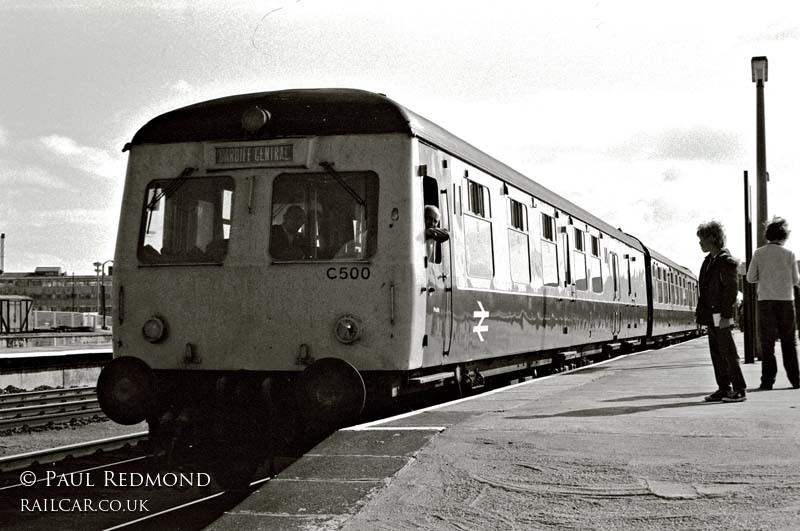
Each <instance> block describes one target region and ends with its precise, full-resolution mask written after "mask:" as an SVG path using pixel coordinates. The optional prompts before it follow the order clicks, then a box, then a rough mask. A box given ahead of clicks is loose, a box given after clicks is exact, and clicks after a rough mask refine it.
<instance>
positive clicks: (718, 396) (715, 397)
mask: <svg viewBox="0 0 800 531" xmlns="http://www.w3.org/2000/svg"><path fill="white" fill-rule="evenodd" d="M730 393H731V392H730V391H727V390H725V389H718V390H716V391H714V392H713V393H711V394H710V395H708V396H706V397H705V398H704V399H703V400H705V401H706V402H721V401H722V399H723V398H724V397H726V396H728V395H729V394H730Z"/></svg>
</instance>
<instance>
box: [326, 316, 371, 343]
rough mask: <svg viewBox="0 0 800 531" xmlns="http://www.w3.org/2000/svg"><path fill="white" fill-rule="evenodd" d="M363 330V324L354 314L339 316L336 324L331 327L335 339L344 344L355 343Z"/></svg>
mask: <svg viewBox="0 0 800 531" xmlns="http://www.w3.org/2000/svg"><path fill="white" fill-rule="evenodd" d="M363 331H364V326H363V324H362V323H361V319H359V318H358V317H356V316H355V315H343V316H341V317H339V320H338V321H336V326H335V327H334V329H333V332H334V334H335V335H336V339H337V340H339V342H340V343H344V344H345V345H349V344H350V343H355V342H356V341H358V340H359V339H361V335H362V334H363Z"/></svg>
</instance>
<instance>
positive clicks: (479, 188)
mask: <svg viewBox="0 0 800 531" xmlns="http://www.w3.org/2000/svg"><path fill="white" fill-rule="evenodd" d="M467 194H468V196H467V211H466V212H465V213H464V239H465V243H466V251H467V252H466V254H467V274H468V275H469V276H471V277H478V278H492V277H493V276H494V250H493V242H492V221H491V215H492V213H491V203H490V197H489V189H488V188H487V187H486V186H483V185H482V184H479V183H476V182H474V181H470V180H469V179H467Z"/></svg>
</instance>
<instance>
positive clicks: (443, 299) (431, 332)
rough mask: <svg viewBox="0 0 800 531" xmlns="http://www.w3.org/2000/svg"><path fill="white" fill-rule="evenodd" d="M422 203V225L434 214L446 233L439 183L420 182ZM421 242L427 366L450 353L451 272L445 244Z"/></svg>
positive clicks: (445, 203) (447, 213)
mask: <svg viewBox="0 0 800 531" xmlns="http://www.w3.org/2000/svg"><path fill="white" fill-rule="evenodd" d="M422 187H423V199H424V204H425V209H426V212H425V216H426V217H428V220H426V224H427V225H430V224H431V223H433V222H432V221H431V219H430V214H431V209H430V207H433V208H435V209H436V210H437V211H438V214H439V219H438V222H437V223H436V228H438V229H442V230H443V231H446V232H447V233H448V234H449V232H450V224H451V221H452V213H451V210H450V201H449V199H448V194H447V189H446V188H444V189H442V188H440V187H439V182H438V180H437V179H435V178H434V177H429V176H425V177H423V179H422ZM428 236H429V234H428V231H427V230H426V238H425V256H424V258H423V260H424V261H425V268H426V277H427V281H426V283H427V285H426V289H427V292H428V293H427V308H426V318H425V333H426V337H427V345H426V349H425V351H426V355H425V356H426V358H428V359H427V360H426V361H427V362H434V360H437V361H438V362H440V363H441V362H442V360H443V356H446V355H447V354H448V353H449V352H450V343H451V341H452V334H453V290H452V281H453V274H452V273H453V272H452V267H451V264H452V262H451V256H450V246H451V245H452V244H451V243H450V241H449V240H444V241H442V240H441V237H440V238H438V239H434V238H430V237H428Z"/></svg>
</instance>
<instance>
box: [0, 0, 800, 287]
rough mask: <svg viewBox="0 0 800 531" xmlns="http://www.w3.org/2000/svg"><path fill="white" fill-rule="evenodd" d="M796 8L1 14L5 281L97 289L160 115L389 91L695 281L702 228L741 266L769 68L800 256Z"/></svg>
mask: <svg viewBox="0 0 800 531" xmlns="http://www.w3.org/2000/svg"><path fill="white" fill-rule="evenodd" d="M797 5H798V4H797V3H796V2H793V1H781V2H778V1H769V0H766V1H764V0H762V1H760V2H757V3H756V2H730V1H724V2H723V1H702V2H701V1H697V0H692V1H683V0H674V1H670V2H642V1H640V0H639V1H637V0H619V1H604V0H571V1H568V2H553V1H552V0H550V1H546V2H545V1H539V0H527V1H506V0H495V1H494V2H473V1H469V0H452V1H451V0H424V1H421V0H402V1H376V0H372V1H356V0H274V1H271V0H262V1H257V0H239V1H228V2H225V1H222V0H210V1H209V0H192V1H185V2H180V1H172V2H157V1H141V0H139V1H136V0H121V1H116V0H100V1H89V0H85V1H80V2H72V1H69V0H63V1H55V0H53V1H51V2H44V1H40V0H0V50H1V51H0V75H1V76H2V78H0V79H1V80H0V87H2V97H1V98H0V232H3V233H5V234H6V245H5V270H6V271H9V272H12V271H13V272H18V271H32V270H34V269H35V268H36V267H39V266H50V267H52V266H56V267H61V268H62V270H63V271H65V272H67V273H75V274H92V273H93V272H94V267H93V265H92V264H93V263H94V262H97V261H100V262H103V261H106V260H110V259H112V258H113V255H114V240H115V238H116V231H117V223H118V219H119V210H120V201H121V196H122V188H123V183H124V176H125V167H126V164H127V154H126V153H123V152H122V147H123V146H124V145H125V143H126V142H127V141H129V140H130V139H131V138H132V137H133V135H134V133H135V132H136V131H137V130H138V129H139V128H140V127H141V126H142V125H144V124H145V123H146V122H147V121H148V120H150V119H151V118H153V117H155V116H157V115H159V114H162V113H164V112H167V111H169V110H171V109H174V108H177V107H182V106H185V105H189V104H192V103H196V102H199V101H203V100H207V99H211V98H216V97H223V96H227V95H231V94H240V93H250V92H260V91H269V90H280V89H286V88H312V87H350V88H359V89H365V90H370V91H374V92H381V93H385V94H387V95H388V96H389V97H390V98H392V99H394V100H395V101H397V102H398V103H400V104H402V105H404V106H405V107H407V108H409V109H411V110H413V111H415V112H416V113H417V114H420V115H422V116H425V117H426V118H428V119H430V120H432V121H433V122H436V123H437V124H439V125H440V126H442V127H444V128H445V129H447V130H449V131H450V132H451V133H453V134H455V135H457V136H459V137H461V138H462V139H464V140H466V141H467V142H469V143H471V144H473V145H474V146H476V147H478V148H479V149H481V150H482V151H484V152H486V153H488V154H489V155H491V156H493V157H495V158H497V159H498V160H500V161H502V162H504V163H506V164H508V165H509V166H511V167H513V168H515V169H516V170H518V171H520V172H521V173H523V174H525V175H527V176H528V177H530V178H532V179H533V180H535V181H537V182H539V183H540V184H542V185H544V186H546V187H548V188H550V189H551V190H553V191H554V192H556V193H558V194H559V195H561V196H563V197H565V198H567V199H569V200H570V201H572V202H574V203H576V204H578V205H580V206H581V207H583V208H584V209H586V210H588V211H590V212H592V213H593V214H595V215H597V216H598V217H600V218H601V219H603V220H605V221H607V222H608V223H610V224H611V225H613V226H615V227H619V228H621V229H622V230H624V231H626V232H629V233H631V234H634V235H636V236H637V237H639V238H640V239H641V240H642V241H643V242H644V243H645V244H646V245H648V246H650V247H651V248H653V249H654V250H656V251H657V252H659V253H661V254H663V255H666V256H668V257H670V258H672V259H673V260H675V261H676V262H678V263H679V264H682V265H684V266H686V267H689V268H690V269H692V270H693V271H694V272H695V273H697V272H698V271H699V267H700V263H701V261H702V258H703V253H702V252H701V251H700V248H699V245H698V243H697V238H696V236H695V233H696V229H697V226H698V224H700V223H701V222H704V221H708V220H711V219H716V220H718V221H720V222H722V223H723V225H724V226H725V227H726V230H727V233H728V247H729V248H730V250H731V252H732V254H733V255H734V256H736V257H738V258H740V259H744V257H745V242H744V200H743V194H744V185H743V172H744V171H748V172H749V174H750V177H751V183H752V184H751V189H752V193H753V194H754V196H755V192H756V184H755V176H756V89H755V84H754V83H753V82H752V80H751V73H750V59H751V57H753V56H762V55H763V56H767V57H768V59H769V71H768V76H769V78H768V81H767V83H766V85H765V109H766V112H765V119H766V153H767V170H768V171H769V174H770V182H769V192H768V212H769V216H772V215H782V216H784V217H786V218H787V219H788V220H789V223H790V226H797V228H798V231H797V233H796V235H795V236H794V237H790V239H789V241H788V242H787V247H789V248H790V249H792V250H795V252H797V251H799V250H800V211H799V210H798V208H797V202H798V199H800V151H798V150H797V149H796V143H797V129H798V127H797V126H798V124H800V98H798V94H800V68H798V67H797V65H798V64H800V17H799V16H798V15H800V7H797ZM755 204H756V203H755V197H754V200H753V211H752V216H753V221H754V225H755V221H756V211H755ZM796 213H797V214H796ZM798 254H800V253H798Z"/></svg>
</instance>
